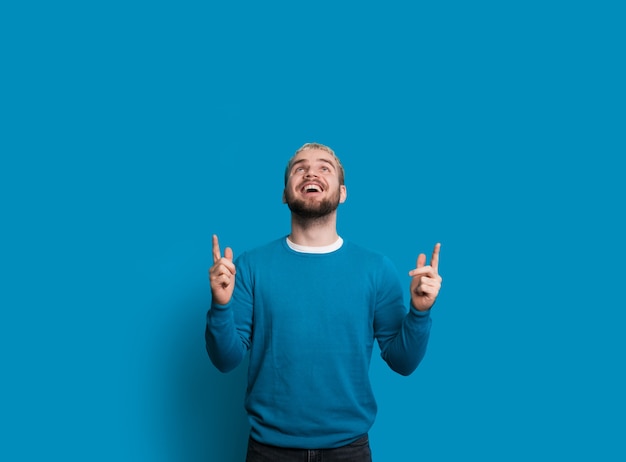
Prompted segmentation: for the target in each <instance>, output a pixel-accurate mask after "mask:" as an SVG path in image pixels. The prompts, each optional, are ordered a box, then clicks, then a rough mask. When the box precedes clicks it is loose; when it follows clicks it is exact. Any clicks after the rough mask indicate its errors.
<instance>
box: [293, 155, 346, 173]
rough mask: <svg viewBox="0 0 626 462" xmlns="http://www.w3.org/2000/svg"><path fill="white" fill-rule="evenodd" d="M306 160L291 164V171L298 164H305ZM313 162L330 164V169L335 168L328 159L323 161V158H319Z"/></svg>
mask: <svg viewBox="0 0 626 462" xmlns="http://www.w3.org/2000/svg"><path fill="white" fill-rule="evenodd" d="M306 160H307V159H298V160H296V161H295V162H294V163H293V164H291V170H293V168H294V166H296V165H297V164H299V163H302V162H305V161H306ZM315 160H316V161H319V162H326V163H327V164H330V166H331V167H333V168H336V167H335V165H334V164H333V163H332V162H331V161H330V160H329V159H324V158H323V157H320V158H319V159H315Z"/></svg>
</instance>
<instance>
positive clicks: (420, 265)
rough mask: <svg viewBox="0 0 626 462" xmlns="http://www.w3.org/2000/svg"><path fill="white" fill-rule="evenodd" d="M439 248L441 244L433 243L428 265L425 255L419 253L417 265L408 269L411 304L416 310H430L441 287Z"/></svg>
mask: <svg viewBox="0 0 626 462" xmlns="http://www.w3.org/2000/svg"><path fill="white" fill-rule="evenodd" d="M440 248H441V244H435V249H434V250H433V256H432V258H431V259H430V265H426V255H425V254H423V253H421V254H419V256H418V257H417V267H416V268H415V269H413V270H411V271H409V276H411V277H412V278H413V279H412V280H411V304H412V305H413V307H414V308H415V309H417V310H418V311H428V310H430V309H431V308H432V306H433V304H434V303H435V300H436V299H437V295H438V294H439V289H441V281H442V280H443V279H442V278H441V276H439V249H440Z"/></svg>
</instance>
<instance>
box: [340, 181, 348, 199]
mask: <svg viewBox="0 0 626 462" xmlns="http://www.w3.org/2000/svg"><path fill="white" fill-rule="evenodd" d="M347 198H348V188H346V186H345V185H343V184H342V185H341V186H339V203H340V204H343V203H344V202H345V201H346V199H347Z"/></svg>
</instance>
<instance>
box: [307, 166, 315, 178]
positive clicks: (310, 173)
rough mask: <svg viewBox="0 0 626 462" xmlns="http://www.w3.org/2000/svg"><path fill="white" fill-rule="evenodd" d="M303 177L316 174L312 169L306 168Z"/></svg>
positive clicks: (311, 176) (313, 176) (310, 176)
mask: <svg viewBox="0 0 626 462" xmlns="http://www.w3.org/2000/svg"><path fill="white" fill-rule="evenodd" d="M304 178H317V174H316V173H315V172H314V171H313V170H312V169H310V168H309V169H307V171H306V173H305V174H304Z"/></svg>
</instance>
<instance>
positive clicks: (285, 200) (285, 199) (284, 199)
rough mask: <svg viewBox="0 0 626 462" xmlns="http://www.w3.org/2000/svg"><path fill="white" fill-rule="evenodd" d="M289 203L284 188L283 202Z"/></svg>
mask: <svg viewBox="0 0 626 462" xmlns="http://www.w3.org/2000/svg"><path fill="white" fill-rule="evenodd" d="M286 203H287V198H286V197H285V190H284V189H283V204H286Z"/></svg>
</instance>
